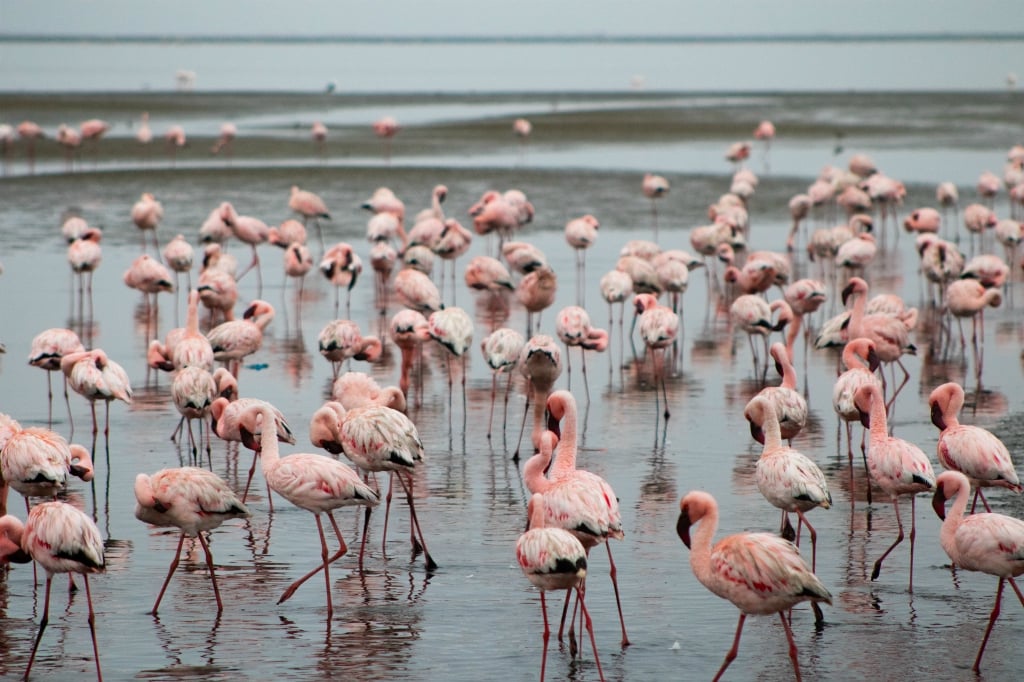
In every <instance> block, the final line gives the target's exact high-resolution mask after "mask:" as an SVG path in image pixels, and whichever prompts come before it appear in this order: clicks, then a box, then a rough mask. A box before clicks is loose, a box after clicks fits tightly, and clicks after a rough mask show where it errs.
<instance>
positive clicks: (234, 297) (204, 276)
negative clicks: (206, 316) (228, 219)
mask: <svg viewBox="0 0 1024 682" xmlns="http://www.w3.org/2000/svg"><path fill="white" fill-rule="evenodd" d="M210 246H219V245H218V244H211V245H210ZM196 291H197V292H199V300H200V301H201V302H202V304H203V306H204V307H205V308H206V309H207V310H209V311H210V324H213V322H214V318H215V316H218V315H217V313H218V312H219V313H220V315H219V317H223V321H225V322H226V321H228V320H233V319H235V313H234V309H235V303H236V302H237V301H238V282H236V281H235V276H234V275H233V274H231V273H230V272H226V271H224V270H221V269H219V268H214V267H210V268H207V269H206V270H204V271H203V272H202V273H201V274H200V275H199V281H198V282H196Z"/></svg>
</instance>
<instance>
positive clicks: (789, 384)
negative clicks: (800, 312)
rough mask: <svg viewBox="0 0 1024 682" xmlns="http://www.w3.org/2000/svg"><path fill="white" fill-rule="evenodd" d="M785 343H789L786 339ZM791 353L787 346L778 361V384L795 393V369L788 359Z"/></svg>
mask: <svg viewBox="0 0 1024 682" xmlns="http://www.w3.org/2000/svg"><path fill="white" fill-rule="evenodd" d="M797 319H799V318H797ZM798 324H799V323H798ZM787 343H789V340H788V339H787ZM791 352H792V349H791V348H790V347H788V346H787V348H786V352H785V353H783V354H782V358H781V359H779V364H780V365H782V383H781V384H780V386H781V387H782V388H789V389H792V390H794V391H795V390H796V368H795V367H793V362H792V361H791V360H790V358H789V354H790V353H791Z"/></svg>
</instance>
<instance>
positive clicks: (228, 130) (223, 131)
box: [210, 121, 238, 163]
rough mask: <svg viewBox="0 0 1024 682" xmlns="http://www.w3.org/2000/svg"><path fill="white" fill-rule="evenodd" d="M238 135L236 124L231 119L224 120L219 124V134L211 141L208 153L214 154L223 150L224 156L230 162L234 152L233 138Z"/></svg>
mask: <svg viewBox="0 0 1024 682" xmlns="http://www.w3.org/2000/svg"><path fill="white" fill-rule="evenodd" d="M236 137H238V126H236V125H235V124H234V123H232V122H231V121H225V122H224V123H221V124H220V135H218V137H217V141H216V142H214V143H213V146H212V147H211V148H210V153H211V154H213V155H214V156H216V155H218V154H220V153H221V152H224V156H225V157H227V158H228V162H229V163H230V160H231V157H232V156H233V155H234V153H235V138H236Z"/></svg>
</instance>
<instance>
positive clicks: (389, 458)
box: [309, 401, 437, 571]
mask: <svg viewBox="0 0 1024 682" xmlns="http://www.w3.org/2000/svg"><path fill="white" fill-rule="evenodd" d="M309 438H310V440H311V441H312V442H313V445H315V446H316V447H318V448H323V449H325V450H327V451H328V452H330V453H331V454H334V455H336V454H339V453H344V454H345V456H346V457H348V458H349V459H350V460H351V461H352V463H353V464H355V465H356V466H357V467H359V468H360V469H361V470H363V471H366V472H378V471H387V472H388V473H389V475H391V485H390V487H389V488H388V494H387V498H386V505H385V512H384V539H385V540H386V539H387V532H388V526H387V521H388V515H389V514H390V511H391V497H392V492H393V489H394V477H395V476H397V477H398V482H399V484H400V485H401V486H402V488H403V489H404V490H405V497H406V501H407V502H408V503H409V516H410V518H411V522H410V524H409V534H410V536H411V540H412V551H413V556H415V555H416V554H418V553H420V552H423V558H424V562H425V564H426V567H427V570H428V571H433V570H435V569H436V568H437V563H436V562H435V561H434V559H433V557H431V556H430V552H429V551H428V550H427V543H426V540H424V539H423V530H422V529H421V528H420V522H419V519H418V518H417V516H416V506H415V504H414V503H413V498H414V495H413V481H414V480H415V479H414V474H415V471H416V467H417V466H418V465H422V463H423V461H424V459H423V443H421V442H420V437H419V433H418V432H417V430H416V425H415V424H413V423H412V420H410V419H409V418H408V417H407V416H405V415H404V414H402V413H401V412H399V411H397V410H392V409H391V408H389V407H384V406H382V405H371V406H369V407H364V408H358V409H354V410H345V408H344V407H342V405H341V403H338V402H334V401H328V402H326V403H324V404H323V406H321V407H320V409H318V410H317V411H316V412H315V413H314V414H313V418H312V419H311V420H310V427H309ZM370 511H371V509H370V507H369V506H367V508H366V518H365V520H364V522H363V523H364V525H363V539H362V545H361V546H360V548H359V565H360V567H361V566H362V565H363V555H364V553H365V551H366V528H367V527H368V526H369V523H370Z"/></svg>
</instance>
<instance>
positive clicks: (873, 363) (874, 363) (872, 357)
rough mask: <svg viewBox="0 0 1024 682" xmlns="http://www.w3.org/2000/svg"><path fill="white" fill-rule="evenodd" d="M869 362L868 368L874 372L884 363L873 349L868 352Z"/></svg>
mask: <svg viewBox="0 0 1024 682" xmlns="http://www.w3.org/2000/svg"><path fill="white" fill-rule="evenodd" d="M847 322H849V321H847ZM867 360H868V367H869V368H870V369H871V371H872V372H874V371H875V370H877V369H878V366H879V365H881V364H882V361H881V360H880V359H879V358H878V353H877V352H875V349H874V348H872V349H871V350H869V351H868V357H867Z"/></svg>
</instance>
